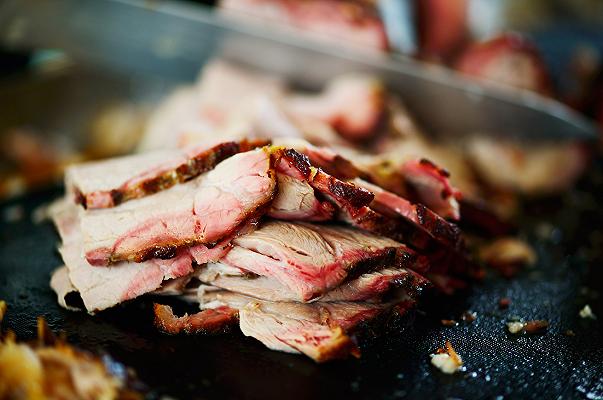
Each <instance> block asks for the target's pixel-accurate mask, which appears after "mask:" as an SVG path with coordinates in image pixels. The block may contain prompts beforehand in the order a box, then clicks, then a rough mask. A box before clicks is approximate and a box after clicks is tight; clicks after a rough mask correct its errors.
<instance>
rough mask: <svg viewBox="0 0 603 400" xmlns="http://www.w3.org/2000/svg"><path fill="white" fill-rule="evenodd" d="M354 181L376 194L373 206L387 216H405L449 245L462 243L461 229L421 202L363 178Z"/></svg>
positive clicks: (455, 246) (457, 246) (455, 245)
mask: <svg viewBox="0 0 603 400" xmlns="http://www.w3.org/2000/svg"><path fill="white" fill-rule="evenodd" d="M353 182H354V183H356V184H357V185H358V186H360V187H363V188H366V189H367V190H370V191H372V192H373V193H374V194H375V197H374V200H373V202H372V203H371V208H373V209H375V210H377V211H379V212H381V213H383V214H385V215H387V216H391V217H396V216H397V217H403V218H405V219H406V220H408V221H410V222H411V223H412V224H414V225H415V226H417V227H418V228H419V229H422V230H424V231H426V232H428V233H429V235H430V236H432V237H433V238H435V239H437V240H438V241H441V242H442V243H445V244H446V245H447V246H450V247H452V248H459V246H461V245H462V238H461V231H460V229H459V228H458V227H457V226H456V225H454V224H452V223H450V222H448V221H446V220H444V219H443V218H441V217H440V216H439V215H437V214H436V213H434V212H433V211H431V210H430V209H429V208H427V207H425V206H422V205H420V204H412V203H411V202H410V201H408V200H406V199H404V198H402V197H400V196H398V195H396V194H394V193H391V192H388V191H387V190H384V189H381V188H380V187H379V186H377V185H373V184H371V183H368V182H366V181H363V180H362V179H355V180H354V181H353Z"/></svg>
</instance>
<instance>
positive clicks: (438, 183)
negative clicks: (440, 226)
mask: <svg viewBox="0 0 603 400" xmlns="http://www.w3.org/2000/svg"><path fill="white" fill-rule="evenodd" d="M402 175H403V176H404V180H405V181H406V183H407V186H408V189H409V190H410V191H412V192H414V194H415V196H414V197H415V198H416V199H418V200H419V202H421V203H423V204H425V205H426V206H427V207H429V209H430V210H432V211H433V212H435V213H436V214H438V215H439V216H441V217H442V218H449V219H452V220H455V221H456V220H459V219H460V217H461V214H460V206H459V202H458V200H459V199H460V198H461V192H460V191H459V190H458V189H456V188H454V187H453V186H452V185H451V184H450V181H449V179H448V178H449V177H450V173H448V171H446V170H445V169H443V168H441V167H438V166H437V165H435V164H434V163H432V162H431V161H429V160H427V159H425V158H422V159H420V160H409V161H406V162H405V163H404V164H402Z"/></svg>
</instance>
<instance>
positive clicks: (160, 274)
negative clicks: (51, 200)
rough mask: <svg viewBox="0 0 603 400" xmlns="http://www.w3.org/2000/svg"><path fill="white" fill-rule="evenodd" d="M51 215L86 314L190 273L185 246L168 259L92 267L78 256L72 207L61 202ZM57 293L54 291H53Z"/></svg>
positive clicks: (77, 231) (79, 242) (75, 213)
mask: <svg viewBox="0 0 603 400" xmlns="http://www.w3.org/2000/svg"><path fill="white" fill-rule="evenodd" d="M52 214H53V219H54V221H55V224H56V225H57V228H58V230H59V234H60V235H61V239H62V240H63V244H62V245H61V247H60V248H59V252H60V253H61V256H62V258H63V261H64V262H65V265H66V266H67V268H68V270H69V281H70V282H71V284H72V285H73V287H74V288H75V289H77V291H78V292H79V294H80V297H81V298H82V301H83V303H84V306H85V307H86V310H87V311H88V312H89V313H95V312H97V311H100V310H104V309H106V308H109V307H112V306H114V305H116V304H119V303H121V302H124V301H126V300H130V299H133V298H135V297H138V296H140V295H142V294H145V293H148V292H152V291H154V290H156V289H157V288H159V287H160V286H161V284H162V282H164V281H165V280H168V279H174V278H179V277H181V276H185V275H189V274H190V273H192V272H193V268H192V257H191V255H190V252H188V251H187V250H186V249H185V250H184V251H180V252H179V253H178V254H177V255H176V257H174V258H172V259H170V260H159V259H153V260H149V261H146V262H144V263H141V264H136V263H130V262H120V263H117V264H115V265H113V266H111V267H107V268H97V267H93V266H92V265H90V264H89V263H88V262H87V261H86V259H85V258H84V257H83V255H82V254H83V253H82V235H81V233H80V229H79V224H78V210H77V208H76V206H75V205H73V204H69V203H67V202H66V201H62V202H60V203H57V204H55V206H53V210H52ZM56 279H57V278H56V277H55V283H56ZM55 286H56V285H55ZM61 293H62V291H61V290H57V294H61Z"/></svg>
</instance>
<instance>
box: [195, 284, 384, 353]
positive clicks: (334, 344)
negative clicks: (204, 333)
mask: <svg viewBox="0 0 603 400" xmlns="http://www.w3.org/2000/svg"><path fill="white" fill-rule="evenodd" d="M199 300H200V302H201V307H202V308H213V307H223V306H228V307H232V308H237V309H239V325H240V327H241V331H242V332H243V334H245V335H246V336H251V337H254V338H256V339H258V340H259V341H261V342H262V343H263V344H264V345H266V346H267V347H268V348H270V349H273V350H279V351H284V352H288V353H302V354H305V355H307V356H308V357H310V358H312V359H313V360H315V361H317V362H323V361H327V360H331V359H336V358H346V357H349V356H350V355H354V356H356V357H358V356H359V355H360V352H359V349H358V347H357V345H356V343H355V341H354V340H353V339H352V337H351V336H350V334H351V333H353V331H354V330H355V329H356V328H357V327H358V326H359V325H360V324H362V323H365V322H368V321H371V320H374V319H375V318H376V317H378V316H379V315H380V314H382V313H383V312H384V311H387V310H388V309H390V308H391V307H392V304H372V303H361V302H331V303H329V302H317V303H312V304H302V303H292V302H269V301H263V300H258V299H254V298H251V297H247V296H243V295H239V294H236V293H232V292H228V291H209V292H204V293H203V294H202V295H201V297H200V299H199Z"/></svg>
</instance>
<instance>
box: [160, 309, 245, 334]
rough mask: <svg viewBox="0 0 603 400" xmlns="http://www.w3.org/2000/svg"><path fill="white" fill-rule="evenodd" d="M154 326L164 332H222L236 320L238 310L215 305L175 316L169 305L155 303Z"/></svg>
mask: <svg viewBox="0 0 603 400" xmlns="http://www.w3.org/2000/svg"><path fill="white" fill-rule="evenodd" d="M153 310H154V312H155V326H156V327H157V328H158V329H159V330H161V331H162V332H164V333H169V334H172V335H176V334H178V333H187V334H193V333H205V334H211V333H222V332H224V331H225V330H226V329H228V328H229V327H230V326H231V325H232V324H233V323H236V322H237V320H238V315H239V311H238V310H237V309H234V308H230V307H217V308H213V309H207V310H203V311H200V312H198V313H196V314H192V315H187V314H185V315H184V316H182V317H176V316H175V315H174V312H173V311H172V308H171V307H170V306H164V305H161V304H157V303H155V304H154V305H153Z"/></svg>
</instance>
